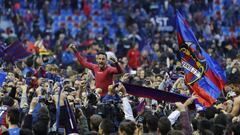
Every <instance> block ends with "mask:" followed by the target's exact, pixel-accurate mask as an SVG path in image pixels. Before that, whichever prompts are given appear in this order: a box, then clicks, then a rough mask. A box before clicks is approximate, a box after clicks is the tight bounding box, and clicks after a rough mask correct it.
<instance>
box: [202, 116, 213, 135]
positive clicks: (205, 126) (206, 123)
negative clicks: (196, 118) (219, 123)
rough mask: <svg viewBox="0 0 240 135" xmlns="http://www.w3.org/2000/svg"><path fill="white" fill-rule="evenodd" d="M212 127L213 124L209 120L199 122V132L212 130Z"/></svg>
mask: <svg viewBox="0 0 240 135" xmlns="http://www.w3.org/2000/svg"><path fill="white" fill-rule="evenodd" d="M211 125H212V123H211V122H210V121H209V120H207V119H204V120H201V121H200V122H199V130H200V132H201V131H203V130H205V129H208V130H210V129H211Z"/></svg>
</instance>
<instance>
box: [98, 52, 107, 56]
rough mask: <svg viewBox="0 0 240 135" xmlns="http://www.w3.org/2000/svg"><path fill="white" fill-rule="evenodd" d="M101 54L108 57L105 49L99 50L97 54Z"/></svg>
mask: <svg viewBox="0 0 240 135" xmlns="http://www.w3.org/2000/svg"><path fill="white" fill-rule="evenodd" d="M100 54H101V55H104V56H106V57H107V54H106V53H105V52H104V51H99V52H98V53H97V55H100Z"/></svg>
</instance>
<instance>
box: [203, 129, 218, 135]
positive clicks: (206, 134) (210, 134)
mask: <svg viewBox="0 0 240 135" xmlns="http://www.w3.org/2000/svg"><path fill="white" fill-rule="evenodd" d="M200 134H201V135H215V134H214V133H213V132H212V131H211V130H209V129H205V130H203V131H201V132H200Z"/></svg>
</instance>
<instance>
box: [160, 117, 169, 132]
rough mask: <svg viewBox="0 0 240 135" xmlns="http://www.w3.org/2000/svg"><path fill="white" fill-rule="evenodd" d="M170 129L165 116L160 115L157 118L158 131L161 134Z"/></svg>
mask: <svg viewBox="0 0 240 135" xmlns="http://www.w3.org/2000/svg"><path fill="white" fill-rule="evenodd" d="M170 130H171V122H170V121H169V119H168V118H167V117H161V118H160V119H159V120H158V132H159V133H161V135H166V134H167V133H168V132H169V131H170Z"/></svg>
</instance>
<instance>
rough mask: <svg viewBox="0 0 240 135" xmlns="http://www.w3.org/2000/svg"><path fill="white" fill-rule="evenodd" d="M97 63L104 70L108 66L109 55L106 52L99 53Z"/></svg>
mask: <svg viewBox="0 0 240 135" xmlns="http://www.w3.org/2000/svg"><path fill="white" fill-rule="evenodd" d="M96 61H97V63H98V66H99V67H100V68H101V69H103V68H104V67H105V66H106V64H107V54H106V53H105V52H98V54H97V58H96Z"/></svg>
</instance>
